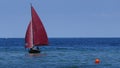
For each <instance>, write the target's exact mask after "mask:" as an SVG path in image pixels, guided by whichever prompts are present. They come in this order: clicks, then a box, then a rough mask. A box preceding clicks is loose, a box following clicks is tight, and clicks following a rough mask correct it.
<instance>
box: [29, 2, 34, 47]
mask: <svg viewBox="0 0 120 68" xmlns="http://www.w3.org/2000/svg"><path fill="white" fill-rule="evenodd" d="M30 5H31V17H32V4H30ZM32 19H33V17H32ZM32 19H31V38H32V39H31V42H32V46H34V44H33V26H32V25H33V22H32Z"/></svg>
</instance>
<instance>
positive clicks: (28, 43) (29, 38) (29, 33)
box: [25, 21, 33, 48]
mask: <svg viewBox="0 0 120 68" xmlns="http://www.w3.org/2000/svg"><path fill="white" fill-rule="evenodd" d="M32 39H33V38H32V22H31V21H30V23H29V26H28V28H27V32H26V36H25V47H26V48H32V47H33V41H32Z"/></svg>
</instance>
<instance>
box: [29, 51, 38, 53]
mask: <svg viewBox="0 0 120 68" xmlns="http://www.w3.org/2000/svg"><path fill="white" fill-rule="evenodd" d="M29 53H40V51H39V50H30V51H29Z"/></svg>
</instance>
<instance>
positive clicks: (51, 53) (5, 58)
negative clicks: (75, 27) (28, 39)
mask: <svg viewBox="0 0 120 68" xmlns="http://www.w3.org/2000/svg"><path fill="white" fill-rule="evenodd" d="M24 45H25V43H24V38H0V68H120V38H49V45H46V46H40V50H41V53H40V54H29V53H28V49H25V48H24ZM96 59H99V63H95V60H96Z"/></svg>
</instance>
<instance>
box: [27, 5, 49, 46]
mask: <svg viewBox="0 0 120 68" xmlns="http://www.w3.org/2000/svg"><path fill="white" fill-rule="evenodd" d="M31 14H32V15H31V16H32V20H31V23H30V24H29V26H28V29H27V32H26V37H25V41H26V47H27V48H31V46H32V47H33V46H44V45H47V44H48V37H47V33H46V31H45V28H44V26H43V24H42V21H41V20H40V18H39V16H38V15H37V13H36V11H35V9H34V8H33V6H31ZM30 25H31V26H30ZM31 35H32V36H31ZM30 39H31V40H30ZM29 41H31V42H29ZM31 43H32V45H31Z"/></svg>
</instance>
